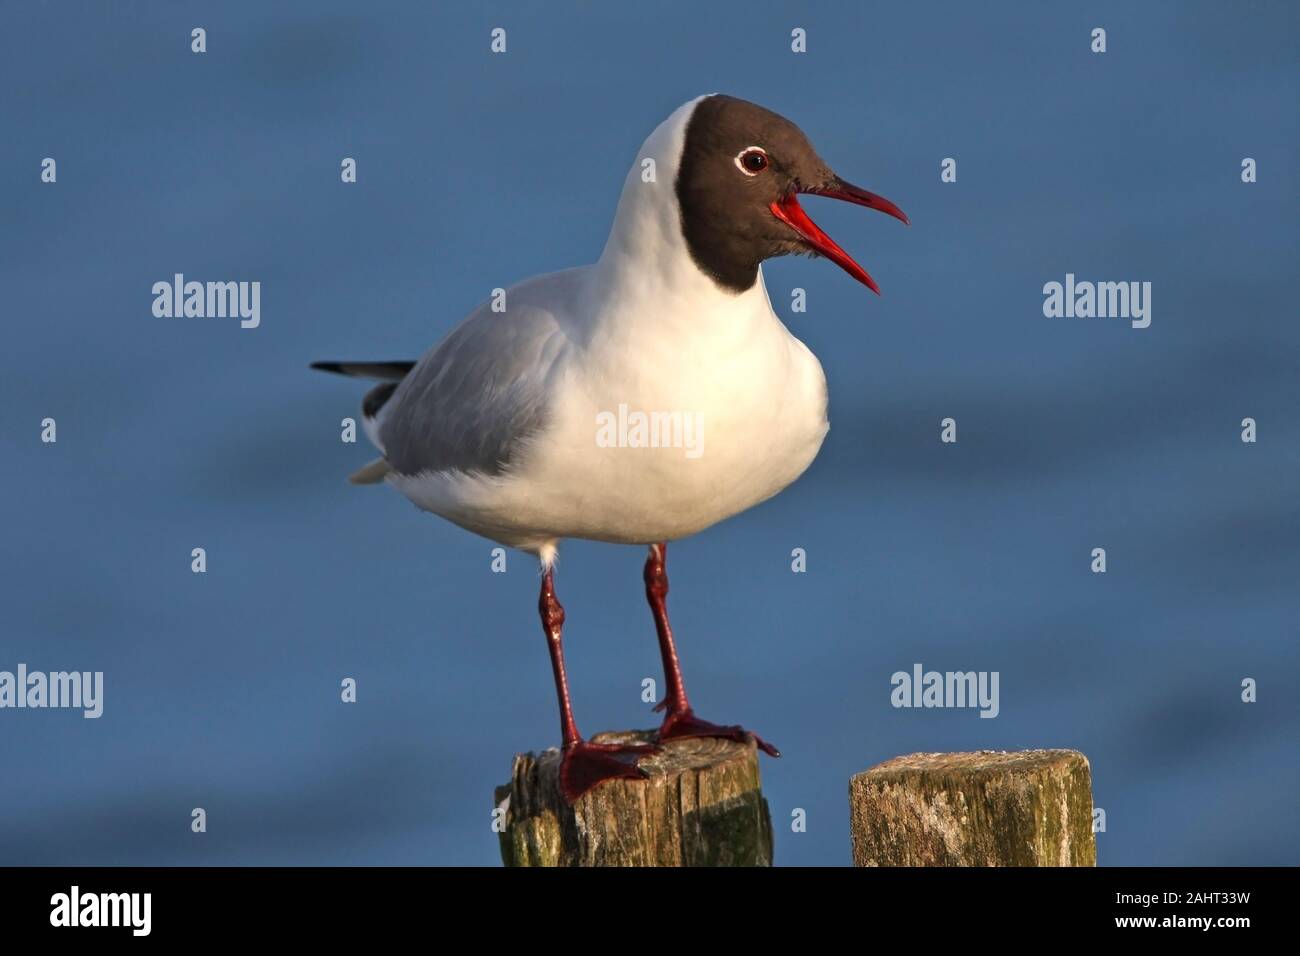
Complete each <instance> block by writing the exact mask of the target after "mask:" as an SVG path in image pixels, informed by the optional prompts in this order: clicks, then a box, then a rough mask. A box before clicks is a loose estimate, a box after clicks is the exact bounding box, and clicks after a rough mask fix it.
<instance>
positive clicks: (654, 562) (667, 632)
mask: <svg viewBox="0 0 1300 956" xmlns="http://www.w3.org/2000/svg"><path fill="white" fill-rule="evenodd" d="M667 562H668V543H667V542H666V541H665V542H661V543H659V544H652V545H650V556H649V557H647V558H646V561H645V573H644V577H645V597H646V600H647V601H648V602H649V603H650V611H651V613H652V614H654V618H655V630H656V631H658V632H659V653H660V655H661V656H662V657H663V661H664V682H665V683H666V684H667V685H668V686H667V689H666V691H665V693H664V699H663V700H662V701H660V702H659V703H658V704H657V705H656V706H655V710H665V711H667V716H665V717H664V722H663V724H662V725H661V726H660V728H659V740H672V739H674V738H676V737H723V738H726V739H728V740H738V741H742V742H744V741H748V740H750V739H753V741H754V743H755V744H757V745H758V748H759V749H760V750H762V751H763V752H764V753H765V754H768V755H770V756H772V757H779V756H781V751H779V750H777V749H776V748H775V747H773V746H772V745H771V744H769V743H768V742H767V741H766V740H764V739H763V738H762V737H760V736H758V734H755V733H751V732H750V731H748V730H746V729H745V728H744V727H740V726H737V725H735V724H728V725H725V726H723V725H720V724H713V723H710V722H709V721H707V720H701V719H700V718H699V717H696V716H695V712H694V711H693V710H691V702H690V700H688V699H687V697H686V685H685V684H684V683H683V682H682V665H681V661H679V660H678V659H677V645H676V643H674V641H673V629H672V625H670V624H669V623H668V570H667V567H666V565H667Z"/></svg>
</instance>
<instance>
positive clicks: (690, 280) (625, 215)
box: [594, 96, 771, 322]
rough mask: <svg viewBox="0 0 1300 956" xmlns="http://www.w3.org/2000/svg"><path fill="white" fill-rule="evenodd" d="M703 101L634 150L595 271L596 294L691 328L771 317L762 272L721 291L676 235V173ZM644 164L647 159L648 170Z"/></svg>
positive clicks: (681, 109)
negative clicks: (711, 317)
mask: <svg viewBox="0 0 1300 956" xmlns="http://www.w3.org/2000/svg"><path fill="white" fill-rule="evenodd" d="M702 99H704V97H702V96H701V97H697V98H696V99H693V100H691V101H690V102H688V103H685V104H683V105H682V106H680V107H678V108H677V109H676V110H675V111H674V112H673V114H672V115H671V116H669V117H668V118H667V119H666V120H664V121H663V122H662V123H660V124H659V126H658V127H657V128H656V129H655V131H654V132H653V133H651V134H650V136H649V138H648V139H646V141H645V142H644V143H643V144H642V145H641V149H640V150H638V152H637V156H636V161H635V162H633V164H632V168H631V169H630V170H629V171H628V174H627V178H626V179H625V180H624V182H623V194H622V196H620V197H619V201H618V211H617V212H616V213H615V214H614V224H613V226H612V227H611V228H610V231H609V239H608V240H606V242H605V249H604V251H603V252H602V253H601V256H600V261H599V262H598V263H597V264H596V267H595V270H594V272H595V276H594V278H596V287H597V288H596V290H595V291H596V292H597V294H598V295H600V296H601V297H602V298H604V297H606V296H609V297H614V298H617V299H619V300H621V301H623V302H657V303H660V304H661V305H662V314H663V315H664V316H665V317H670V316H674V315H680V316H682V317H683V318H686V319H688V320H690V321H695V322H700V321H702V320H706V319H707V318H708V314H709V313H711V312H716V313H718V314H719V315H720V316H725V315H734V314H736V312H738V311H741V312H751V313H754V312H760V311H761V312H763V313H766V314H771V304H770V302H769V301H768V297H767V289H766V287H765V286H764V284H763V272H762V269H761V268H760V269H759V272H758V279H757V281H756V282H755V283H754V285H753V286H751V287H750V288H749V289H747V290H745V291H744V292H740V293H736V292H731V291H729V290H726V289H723V288H722V287H720V286H719V285H718V284H717V283H716V282H715V281H714V280H713V279H711V278H710V277H709V276H707V275H705V274H704V273H703V272H702V271H701V270H700V268H699V266H697V265H696V264H695V260H694V259H693V258H692V257H691V254H690V250H689V249H688V248H687V245H686V239H685V237H684V236H683V235H682V227H681V207H680V205H679V204H678V201H677V192H676V183H677V171H678V168H679V167H680V165H681V157H682V148H683V146H684V144H685V141H686V125H687V123H688V122H689V121H690V118H691V114H692V113H694V111H695V107H696V104H698V103H699V102H700V100H702ZM647 160H653V167H650V164H648V163H647V162H646V161H647ZM650 168H652V169H653V178H651V177H650V172H649V169H650ZM647 180H648V181H647Z"/></svg>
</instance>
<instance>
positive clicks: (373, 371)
mask: <svg viewBox="0 0 1300 956" xmlns="http://www.w3.org/2000/svg"><path fill="white" fill-rule="evenodd" d="M311 367H312V368H314V369H316V370H317V371H318V372H333V373H334V374H335V375H350V376H352V377H353V378H373V379H379V380H380V381H388V382H400V381H401V380H402V379H403V378H405V377H406V373H407V372H409V371H410V370H411V369H412V368H414V367H415V363H414V362H312V363H311Z"/></svg>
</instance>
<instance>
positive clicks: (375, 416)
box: [311, 362, 415, 485]
mask: <svg viewBox="0 0 1300 956" xmlns="http://www.w3.org/2000/svg"><path fill="white" fill-rule="evenodd" d="M311 367H312V368H314V369H319V370H320V371H322V372H334V373H335V374H337V375H351V376H353V377H354V378H370V379H380V380H381V381H380V384H378V385H376V386H375V387H374V388H372V389H371V390H370V391H368V392H367V393H366V397H365V398H364V399H362V401H361V427H362V428H364V429H365V432H366V436H367V437H368V438H369V439H370V440H371V441H372V442H373V443H374V445H375V447H376V448H378V449H379V450H380V451H383V450H384V445H383V442H382V441H380V438H379V425H380V423H381V422H382V420H383V412H384V406H385V405H387V404H388V400H389V399H390V398H392V397H393V392H395V391H397V386H398V385H400V384H401V382H402V379H404V378H405V377H406V373H407V372H409V371H410V370H411V369H413V368H414V367H415V363H414V362H312V363H311ZM389 471H390V469H389V467H388V462H387V461H386V460H385V459H383V458H376V459H375V460H374V461H372V462H370V464H368V465H366V466H365V467H364V468H362V469H360V470H359V471H355V472H353V473H352V474H351V475H349V476H348V481H350V482H352V483H353V484H354V485H374V484H378V483H379V482H381V481H383V480H384V477H385V476H386V475H387V474H388V472H389Z"/></svg>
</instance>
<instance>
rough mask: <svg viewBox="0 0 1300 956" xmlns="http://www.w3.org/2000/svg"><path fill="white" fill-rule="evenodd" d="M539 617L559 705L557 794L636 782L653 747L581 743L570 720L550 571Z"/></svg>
mask: <svg viewBox="0 0 1300 956" xmlns="http://www.w3.org/2000/svg"><path fill="white" fill-rule="evenodd" d="M537 608H538V611H539V612H540V613H541V617H542V631H543V632H544V633H545V634H546V645H547V647H548V648H549V649H550V652H551V670H552V671H553V672H554V674H555V694H556V697H558V698H559V702H560V737H561V740H562V741H563V748H562V755H561V757H560V793H561V794H562V795H563V796H564V799H565V800H567V801H569V803H574V802H575V801H577V799H578V798H579V797H581V796H582V795H583V794H584V793H586V792H587V791H588V790H590V789H591V788H592V787H594V786H596V784H598V783H601V782H603V781H605V780H614V779H629V780H639V779H642V778H644V777H645V776H646V774H645V771H643V770H641V769H640V768H638V767H637V765H636V759H637V757H638V756H640V755H641V754H645V753H653V752H654V751H655V750H656V749H658V748H656V747H653V746H646V745H639V744H595V743H591V742H589V741H586V740H583V739H582V735H581V734H580V733H578V725H577V723H576V722H575V721H574V719H573V704H572V702H571V701H570V700H569V678H568V676H567V675H566V674H565V671H564V644H563V640H562V634H563V631H564V608H563V607H562V606H561V605H560V602H559V600H558V599H557V598H556V596H555V581H554V578H553V576H552V574H551V569H550V568H547V569H546V572H545V573H544V574H543V575H542V593H541V596H540V597H539V599H538V602H537Z"/></svg>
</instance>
